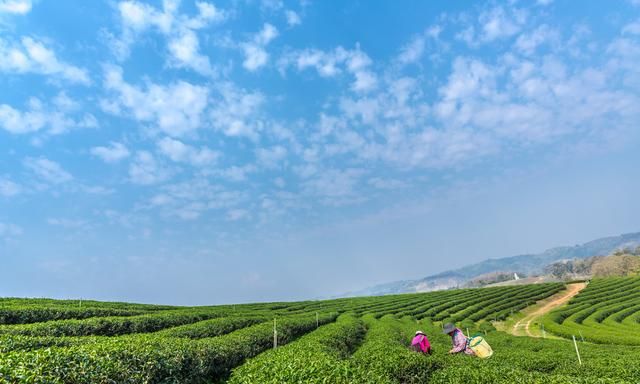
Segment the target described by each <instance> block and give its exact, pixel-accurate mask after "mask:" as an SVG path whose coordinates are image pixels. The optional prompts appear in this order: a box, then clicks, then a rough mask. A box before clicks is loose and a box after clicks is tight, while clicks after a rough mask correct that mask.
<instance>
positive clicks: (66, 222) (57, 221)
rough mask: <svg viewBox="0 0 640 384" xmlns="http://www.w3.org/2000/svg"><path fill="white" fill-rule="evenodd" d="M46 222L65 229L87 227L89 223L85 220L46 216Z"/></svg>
mask: <svg viewBox="0 0 640 384" xmlns="http://www.w3.org/2000/svg"><path fill="white" fill-rule="evenodd" d="M47 224H49V225H52V226H56V227H62V228H65V229H88V228H89V226H90V225H89V223H88V222H87V221H86V220H79V219H66V218H56V217H53V218H48V219H47Z"/></svg>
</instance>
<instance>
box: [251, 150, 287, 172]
mask: <svg viewBox="0 0 640 384" xmlns="http://www.w3.org/2000/svg"><path fill="white" fill-rule="evenodd" d="M286 157H287V149H286V148H285V147H283V146H281V145H277V146H275V147H273V148H258V149H257V150H256V158H257V159H258V163H259V165H261V166H263V167H265V168H276V167H277V166H278V163H280V162H281V161H282V160H283V159H284V158H286Z"/></svg>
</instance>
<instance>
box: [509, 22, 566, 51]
mask: <svg viewBox="0 0 640 384" xmlns="http://www.w3.org/2000/svg"><path fill="white" fill-rule="evenodd" d="M557 40H558V34H557V33H556V31H555V30H553V29H551V28H550V27H549V26H548V25H541V26H539V27H537V28H536V29H535V30H533V31H532V32H531V33H523V34H521V35H520V36H518V39H517V40H516V43H515V46H516V48H517V49H518V50H519V51H520V52H522V53H524V54H527V55H531V54H533V53H534V52H535V50H536V49H537V48H538V47H539V46H540V45H542V44H545V43H553V42H555V41H557Z"/></svg>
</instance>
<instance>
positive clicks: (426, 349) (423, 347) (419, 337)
mask: <svg viewBox="0 0 640 384" xmlns="http://www.w3.org/2000/svg"><path fill="white" fill-rule="evenodd" d="M411 348H412V349H413V350H414V351H416V352H422V353H427V354H429V355H430V354H431V343H429V339H428V338H427V335H425V334H424V332H422V331H418V332H416V335H415V337H414V338H413V340H411Z"/></svg>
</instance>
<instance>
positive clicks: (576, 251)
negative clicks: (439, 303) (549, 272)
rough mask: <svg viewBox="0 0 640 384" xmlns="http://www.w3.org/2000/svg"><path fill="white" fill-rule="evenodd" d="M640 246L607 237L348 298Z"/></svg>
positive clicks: (639, 239)
mask: <svg viewBox="0 0 640 384" xmlns="http://www.w3.org/2000/svg"><path fill="white" fill-rule="evenodd" d="M637 246H640V232H636V233H628V234H624V235H620V236H611V237H604V238H601V239H597V240H593V241H589V242H587V243H584V244H580V245H574V246H565V247H556V248H551V249H548V250H546V251H544V252H542V253H537V254H525V255H518V256H511V257H504V258H499V259H488V260H485V261H482V262H479V263H476V264H472V265H469V266H466V267H462V268H458V269H454V270H451V271H445V272H442V273H438V274H435V275H431V276H427V277H424V278H422V279H417V280H401V281H395V282H391V283H386V284H380V285H376V286H373V287H370V288H366V289H363V290H360V291H356V292H350V293H349V294H347V295H346V296H369V295H388V294H396V293H409V292H426V291H433V290H439V289H449V288H454V287H459V286H464V285H465V284H466V283H467V282H468V281H469V280H471V279H473V278H475V277H477V276H480V275H484V274H489V273H494V272H504V271H516V272H518V273H523V274H526V275H536V274H540V273H543V272H544V268H545V267H546V266H548V265H550V264H552V263H554V262H557V261H560V260H572V259H585V258H588V257H591V256H597V255H609V254H611V253H613V252H614V251H616V250H618V249H625V248H635V247H637Z"/></svg>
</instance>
